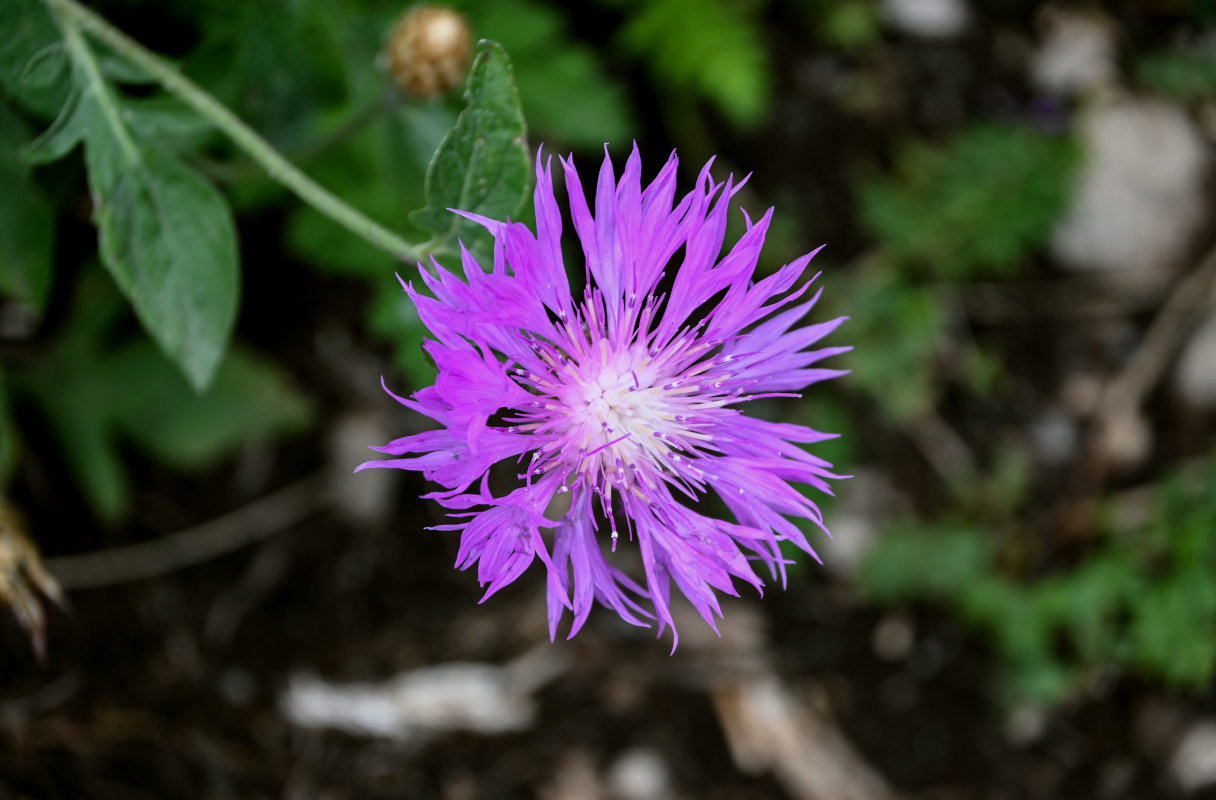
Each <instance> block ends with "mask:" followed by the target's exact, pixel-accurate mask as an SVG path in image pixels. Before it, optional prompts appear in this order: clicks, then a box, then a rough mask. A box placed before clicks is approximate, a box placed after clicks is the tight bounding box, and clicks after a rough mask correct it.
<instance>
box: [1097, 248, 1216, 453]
mask: <svg viewBox="0 0 1216 800" xmlns="http://www.w3.org/2000/svg"><path fill="white" fill-rule="evenodd" d="M1214 284H1216V247H1213V248H1212V249H1211V250H1209V251H1208V253H1207V255H1205V256H1204V257H1203V261H1201V262H1200V263H1199V266H1198V267H1196V268H1195V269H1194V270H1192V271H1191V273H1190V274H1189V275H1187V276H1186V277H1185V278H1183V279H1182V280H1180V281H1178V285H1177V286H1175V287H1174V289H1173V290H1172V291H1171V292H1170V295H1169V297H1168V298H1166V301H1165V305H1163V306H1162V307H1161V311H1159V312H1158V313H1157V316H1156V318H1155V319H1154V320H1153V322H1152V324H1151V325H1150V326H1149V328H1148V330H1147V331H1146V332H1145V334H1144V339H1143V341H1141V342H1140V347H1139V348H1138V349H1137V350H1136V352H1135V353H1134V354H1133V355H1132V357H1131V358H1130V359H1129V360H1128V362H1127V364H1126V365H1124V367H1123V369H1122V370H1121V371H1120V372H1119V374H1118V375H1116V376H1115V379H1114V380H1112V381H1111V382H1110V383H1108V384H1107V386H1106V391H1105V392H1104V393H1103V395H1102V399H1101V400H1100V401H1099V403H1098V408H1097V411H1096V412H1095V419H1094V421H1095V423H1097V424H1096V425H1095V429H1096V430H1101V429H1102V427H1103V425H1104V424H1107V423H1109V422H1111V421H1112V420H1114V419H1115V418H1117V417H1119V416H1122V415H1124V414H1133V413H1135V412H1136V411H1137V410H1138V409H1139V408H1140V404H1141V403H1143V402H1144V398H1145V397H1147V396H1148V394H1149V392H1151V391H1152V390H1153V387H1154V386H1156V385H1157V382H1158V381H1159V380H1160V379H1161V376H1162V375H1163V374H1164V373H1165V368H1166V366H1167V365H1168V364H1169V363H1170V357H1171V356H1172V355H1173V353H1174V350H1175V349H1176V348H1177V347H1178V345H1179V343H1180V342H1181V340H1182V336H1183V334H1184V333H1185V332H1186V330H1187V328H1188V327H1190V323H1191V321H1192V319H1191V317H1192V315H1193V314H1194V312H1195V311H1196V310H1198V309H1199V308H1200V307H1201V306H1203V304H1204V303H1206V302H1208V294H1209V291H1210V289H1211V288H1212V286H1213V285H1214Z"/></svg>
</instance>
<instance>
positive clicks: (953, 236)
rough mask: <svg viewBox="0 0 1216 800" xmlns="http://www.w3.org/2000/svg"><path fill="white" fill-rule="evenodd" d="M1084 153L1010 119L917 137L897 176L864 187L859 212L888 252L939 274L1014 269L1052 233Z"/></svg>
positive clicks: (901, 156) (958, 276)
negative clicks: (943, 138) (944, 135)
mask: <svg viewBox="0 0 1216 800" xmlns="http://www.w3.org/2000/svg"><path fill="white" fill-rule="evenodd" d="M1077 155H1078V153H1077V148H1076V146H1075V143H1074V142H1073V141H1072V140H1071V139H1068V138H1065V137H1061V136H1048V135H1045V134H1042V133H1037V132H1035V131H1032V130H1029V129H1026V128H1021V127H1011V126H992V125H982V126H978V127H974V128H970V129H967V130H965V131H963V132H962V133H960V134H958V135H957V136H956V137H955V138H954V139H953V140H951V141H950V143H949V144H947V145H946V146H945V147H933V146H930V145H927V144H923V143H910V144H908V145H906V146H905V147H904V148H903V149H902V150H901V151H900V152H899V153H898V154H897V156H896V164H895V174H894V175H893V176H892V177H890V178H883V179H878V180H871V181H868V182H866V183H865V184H864V185H863V186H862V187H861V192H860V198H859V199H860V203H861V206H860V213H861V217H862V220H863V221H864V222H865V224H866V225H868V226H869V228H870V229H871V231H873V233H874V235H875V236H876V237H878V239H879V241H880V242H881V243H882V245H883V247H884V249H885V251H886V252H887V253H888V254H889V255H890V256H892V257H894V258H896V259H898V260H900V261H902V262H905V263H907V264H908V265H910V266H913V267H916V268H919V269H922V270H924V271H926V272H928V273H929V274H931V275H934V276H936V277H940V278H943V279H946V280H966V279H968V278H975V277H984V276H989V275H1007V274H1010V273H1012V272H1013V271H1014V270H1016V269H1017V268H1018V266H1020V265H1021V263H1022V261H1023V260H1024V259H1025V258H1026V256H1027V255H1029V254H1030V253H1031V252H1033V251H1034V250H1035V248H1037V247H1040V246H1041V245H1042V244H1043V243H1044V242H1045V241H1046V240H1047V237H1048V236H1049V234H1050V233H1051V229H1052V226H1053V225H1054V223H1055V221H1056V220H1057V219H1058V218H1059V216H1060V214H1061V212H1062V211H1063V210H1064V207H1065V204H1066V203H1067V201H1068V197H1069V187H1070V178H1071V176H1072V172H1073V168H1074V166H1075V165H1076V164H1077V162H1078V157H1077Z"/></svg>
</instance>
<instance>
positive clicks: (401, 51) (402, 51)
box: [384, 5, 473, 97]
mask: <svg viewBox="0 0 1216 800" xmlns="http://www.w3.org/2000/svg"><path fill="white" fill-rule="evenodd" d="M472 50H473V47H472V34H471V33H470V31H469V24H468V23H467V22H465V19H464V17H462V16H460V15H459V14H457V13H456V12H455V11H453V10H452V9H450V8H444V7H443V6H425V5H424V6H415V7H414V8H411V9H410V10H409V11H408V12H407V13H406V15H405V16H403V17H402V18H401V20H400V21H399V22H398V23H397V25H396V27H394V28H393V32H392V33H391V34H390V35H389V39H388V44H387V45H386V46H385V48H384V53H385V56H386V57H387V59H388V68H389V72H391V73H392V76H393V80H395V81H396V82H397V84H398V85H399V86H401V88H403V89H405V90H406V91H407V92H409V93H410V94H412V95H415V96H417V97H436V96H438V95H441V94H443V93H444V92H446V91H448V90H449V89H453V88H455V87H456V86H459V85H460V84H461V83H462V82H463V81H464V75H465V72H466V71H467V70H468V68H469V57H470V56H471V54H472Z"/></svg>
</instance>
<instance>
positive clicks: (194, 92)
mask: <svg viewBox="0 0 1216 800" xmlns="http://www.w3.org/2000/svg"><path fill="white" fill-rule="evenodd" d="M44 2H46V4H47V6H48V7H49V8H50V10H51V12H52V13H53V14H54V15H55V16H56V17H57V18H58V19H59V21H60V23H61V24H62V25H63V26H64V28H65V29H70V30H73V31H74V30H77V29H79V30H82V31H84V32H85V33H87V34H89V35H90V36H93V37H94V38H96V39H98V40H99V41H101V42H104V43H105V44H106V45H107V46H108V47H110V49H112V50H113V51H114V52H115V53H116V54H118V55H119V56H121V57H123V58H124V59H126V60H127V61H129V62H131V63H132V64H134V65H135V66H137V67H139V68H140V69H142V70H143V71H144V72H146V73H147V74H148V75H149V76H150V77H152V78H153V79H154V80H155V81H156V82H157V83H159V84H160V85H161V86H162V87H163V88H164V89H165V90H166V91H168V92H170V93H172V94H173V95H175V96H177V97H178V99H180V100H181V101H182V102H183V103H185V104H186V105H188V106H189V107H190V108H192V109H194V111H195V112H197V113H198V114H199V115H200V116H202V117H203V118H204V119H206V120H207V121H208V122H210V123H211V124H212V125H214V126H215V127H216V128H218V129H219V130H220V131H222V132H223V133H224V134H225V135H226V136H228V138H229V139H231V140H232V141H233V143H234V144H236V146H237V147H239V148H240V149H241V150H243V151H244V152H245V153H246V154H247V155H248V156H249V158H251V159H253V161H255V162H257V163H258V164H259V165H260V166H261V167H262V168H263V169H265V170H266V172H267V173H268V174H269V175H270V177H272V178H274V179H275V180H276V181H278V182H279V183H281V184H283V185H284V186H286V187H287V188H288V189H290V190H291V191H292V192H294V193H295V195H296V196H297V197H299V198H300V199H301V200H303V201H304V202H306V203H308V204H309V205H311V206H312V207H313V208H315V209H316V210H317V211H320V212H321V213H322V214H324V215H325V216H327V217H329V218H330V219H332V220H333V221H334V222H336V223H338V224H339V225H341V226H343V227H344V228H346V229H347V230H349V231H350V232H351V233H354V234H355V235H356V236H359V237H360V238H362V239H364V240H365V241H367V242H368V243H370V244H372V245H374V246H375V247H378V248H380V249H381V250H384V251H385V252H387V253H390V254H391V255H393V256H396V257H397V258H400V259H402V260H403V261H419V260H421V259H422V257H423V253H422V251H421V249H420V248H418V247H417V246H416V245H413V244H411V243H410V242H407V241H406V240H405V239H403V238H401V237H400V236H398V235H397V234H395V233H393V232H392V231H390V230H389V229H388V228H385V227H384V226H383V225H380V224H379V223H378V222H375V221H374V220H372V219H370V218H368V217H367V216H366V215H364V214H363V213H362V212H360V211H358V210H356V209H355V208H353V207H351V206H350V205H348V204H347V203H345V202H343V201H342V200H340V199H338V198H337V197H336V196H334V195H333V194H331V193H330V192H329V191H327V190H326V189H325V188H324V187H322V186H321V185H320V184H319V183H317V182H316V181H314V180H313V179H312V178H310V177H308V176H307V175H305V174H304V173H303V172H302V171H300V169H298V168H297V167H296V166H295V165H293V164H292V163H291V162H290V161H288V160H287V159H286V158H284V157H283V156H282V154H280V153H279V152H278V151H277V150H275V149H274V147H273V146H271V145H270V143H269V142H267V141H266V140H265V139H263V138H262V137H261V136H259V135H258V134H257V132H256V131H254V130H253V129H252V128H250V127H249V126H248V125H246V124H245V123H244V122H243V121H242V120H241V119H240V118H239V117H238V116H237V115H236V114H234V113H232V112H231V111H230V110H228V108H226V107H225V106H224V105H223V104H221V103H220V102H219V101H218V100H216V99H215V98H214V97H212V96H211V95H210V94H208V93H207V92H206V91H204V90H203V89H202V88H200V87H199V86H198V85H197V84H195V83H194V82H193V81H191V80H190V79H189V78H187V77H186V76H184V75H182V74H181V72H179V71H178V70H177V68H176V67H174V66H173V65H172V64H170V63H169V62H167V61H165V60H164V59H162V58H161V57H159V56H157V55H156V54H155V53H153V52H151V51H150V50H148V49H147V48H145V47H144V46H143V45H141V44H140V43H139V42H136V41H135V40H134V39H132V38H131V37H129V36H127V35H126V34H124V33H123V32H122V31H120V30H118V29H117V28H115V27H114V26H113V25H111V24H110V23H109V22H107V21H106V20H105V19H103V18H102V17H100V16H98V15H97V14H96V13H95V12H93V11H91V10H89V9H87V8H85V7H84V6H82V5H80V4H79V3H78V2H76V0H44Z"/></svg>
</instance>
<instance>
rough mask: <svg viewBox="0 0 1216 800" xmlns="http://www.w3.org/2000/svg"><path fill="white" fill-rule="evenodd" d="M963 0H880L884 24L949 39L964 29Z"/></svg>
mask: <svg viewBox="0 0 1216 800" xmlns="http://www.w3.org/2000/svg"><path fill="white" fill-rule="evenodd" d="M970 16H971V15H970V14H969V13H968V11H967V6H966V4H965V3H963V0H882V18H883V21H884V22H886V24H887V25H889V26H890V27H892V28H894V29H895V30H897V31H899V32H900V33H905V34H907V35H908V36H914V37H916V38H919V39H951V38H954V37H955V36H958V35H959V34H960V33H962V32H963V31H965V30H966V29H967V23H968V21H969V20H970Z"/></svg>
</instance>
